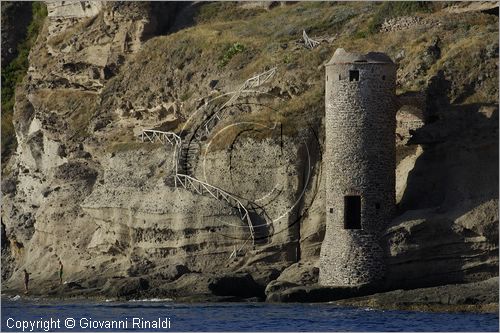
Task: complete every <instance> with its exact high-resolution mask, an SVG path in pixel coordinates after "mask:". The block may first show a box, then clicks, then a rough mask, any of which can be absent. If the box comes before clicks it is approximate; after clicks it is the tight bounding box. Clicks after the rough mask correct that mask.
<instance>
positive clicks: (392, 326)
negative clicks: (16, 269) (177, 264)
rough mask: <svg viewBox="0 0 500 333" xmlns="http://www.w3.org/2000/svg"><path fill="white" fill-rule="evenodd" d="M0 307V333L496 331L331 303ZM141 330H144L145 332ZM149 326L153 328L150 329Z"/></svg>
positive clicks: (479, 317) (442, 316)
mask: <svg viewBox="0 0 500 333" xmlns="http://www.w3.org/2000/svg"><path fill="white" fill-rule="evenodd" d="M1 308H2V327H1V331H4V332H8V331H23V329H22V325H24V326H25V328H24V331H25V332H29V331H30V330H31V331H37V332H43V331H67V332H72V331H73V332H77V331H79V332H93V331H133V330H135V331H455V332H458V331H490V332H498V314H480V313H477V314H476V313H427V312H413V311H381V310H372V309H367V308H349V307H338V306H335V305H333V304H267V303H204V304H179V303H174V302H169V301H165V300H156V301H144V302H143V301H135V302H104V303H98V302H89V301H85V302H83V301H64V302H58V301H48V300H36V299H29V300H25V299H18V300H15V301H12V300H9V299H6V298H3V299H2V306H1ZM113 323H114V325H115V326H114V328H112V329H106V328H100V327H102V326H106V325H112V324H113ZM16 325H17V327H18V328H16V327H15V326H16ZM27 325H28V326H27ZM35 325H36V326H35ZM119 325H121V326H119ZM141 325H142V326H141ZM144 325H146V326H147V325H149V328H147V327H144ZM155 325H156V327H157V328H154V327H155ZM26 326H27V327H26ZM141 327H144V328H141ZM32 329H33V330H32Z"/></svg>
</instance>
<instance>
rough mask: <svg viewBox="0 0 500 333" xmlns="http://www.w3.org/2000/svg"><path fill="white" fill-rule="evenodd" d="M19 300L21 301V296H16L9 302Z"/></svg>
mask: <svg viewBox="0 0 500 333" xmlns="http://www.w3.org/2000/svg"><path fill="white" fill-rule="evenodd" d="M20 299H21V296H19V295H16V296H13V297H11V299H10V300H11V301H19V300H20Z"/></svg>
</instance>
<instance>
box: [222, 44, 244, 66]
mask: <svg viewBox="0 0 500 333" xmlns="http://www.w3.org/2000/svg"><path fill="white" fill-rule="evenodd" d="M243 51H245V46H244V45H243V44H240V43H234V44H233V45H230V46H228V47H227V48H226V50H225V51H224V54H223V55H222V56H221V57H220V58H219V67H220V68H222V67H224V66H226V65H227V63H228V62H229V61H230V60H231V58H232V57H234V56H235V55H236V54H238V53H240V52H243Z"/></svg>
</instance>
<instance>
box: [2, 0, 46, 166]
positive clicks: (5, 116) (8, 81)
mask: <svg viewBox="0 0 500 333" xmlns="http://www.w3.org/2000/svg"><path fill="white" fill-rule="evenodd" d="M46 16H47V8H46V7H45V4H44V3H43V2H41V1H34V2H33V4H32V20H31V23H30V25H29V26H28V29H27V33H26V38H25V40H24V41H22V42H21V43H20V44H19V45H18V47H17V51H18V55H17V57H16V58H15V59H14V60H12V61H11V62H10V63H9V64H8V65H7V66H5V67H2V162H5V161H6V160H7V159H8V157H9V156H10V154H11V152H12V151H13V150H14V149H15V147H16V139H15V133H14V125H13V123H12V116H13V110H14V102H15V90H16V87H17V85H18V84H20V83H21V82H22V80H23V78H24V76H25V75H26V72H27V71H28V65H29V64H28V55H29V52H30V49H31V47H32V46H33V44H34V43H35V40H36V37H37V36H38V33H39V31H40V29H41V28H42V26H43V22H44V19H45V17H46Z"/></svg>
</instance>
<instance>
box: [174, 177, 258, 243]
mask: <svg viewBox="0 0 500 333" xmlns="http://www.w3.org/2000/svg"><path fill="white" fill-rule="evenodd" d="M177 184H179V185H180V186H182V187H183V188H185V189H186V190H190V191H193V192H196V193H198V194H200V195H203V194H209V195H210V196H212V197H214V198H215V199H217V200H219V201H222V200H225V201H226V202H227V203H228V204H229V205H230V206H232V207H234V208H235V209H237V210H238V214H239V217H240V219H241V220H242V221H243V222H246V223H247V224H248V228H249V230H250V235H251V236H252V239H255V234H254V228H253V225H252V220H251V219H250V214H249V213H248V210H247V209H246V208H245V206H244V205H243V203H242V202H241V201H240V200H239V199H238V198H236V197H235V196H233V195H231V194H229V193H227V192H226V191H224V190H222V189H220V188H218V187H216V186H213V185H210V184H208V183H205V182H202V181H200V180H198V179H196V178H194V177H191V176H188V175H183V174H176V175H175V187H177Z"/></svg>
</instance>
